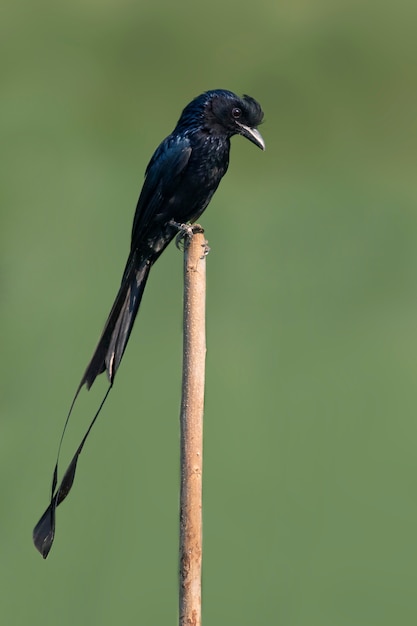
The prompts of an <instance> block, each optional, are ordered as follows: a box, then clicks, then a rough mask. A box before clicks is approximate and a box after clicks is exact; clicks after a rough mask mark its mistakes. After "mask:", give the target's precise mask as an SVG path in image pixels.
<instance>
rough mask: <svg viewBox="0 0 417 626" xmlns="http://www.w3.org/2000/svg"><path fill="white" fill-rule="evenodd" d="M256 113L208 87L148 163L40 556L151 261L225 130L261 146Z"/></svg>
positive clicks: (198, 208) (193, 204)
mask: <svg viewBox="0 0 417 626" xmlns="http://www.w3.org/2000/svg"><path fill="white" fill-rule="evenodd" d="M262 118H263V112H262V109H261V107H260V105H259V103H258V102H257V101H256V100H254V99H253V98H251V97H250V96H246V95H245V96H243V97H242V98H239V97H238V96H237V95H235V94H234V93H232V92H231V91H226V90H223V89H216V90H213V91H207V92H205V93H203V94H201V95H200V96H198V97H197V98H195V99H194V100H193V101H192V102H190V104H189V105H188V106H186V108H185V109H184V110H183V112H182V114H181V117H180V119H179V121H178V123H177V125H176V127H175V129H174V131H173V132H172V133H171V134H170V135H169V136H168V137H167V138H166V139H164V141H163V142H162V143H161V144H160V145H159V147H158V148H157V149H156V151H155V153H154V155H153V157H152V159H151V160H150V162H149V164H148V167H147V168H146V173H145V182H144V185H143V188H142V191H141V194H140V196H139V200H138V203H137V206H136V213H135V217H134V220H133V229H132V243H131V246H130V253H129V257H128V259H127V263H126V267H125V270H124V273H123V277H122V282H121V285H120V288H119V292H118V294H117V296H116V299H115V301H114V304H113V307H112V309H111V311H110V315H109V317H108V319H107V322H106V324H105V326H104V330H103V333H102V335H101V337H100V340H99V342H98V345H97V347H96V349H95V351H94V354H93V357H92V359H91V361H90V363H89V364H88V367H87V369H86V371H85V373H84V376H83V377H82V379H81V382H80V384H79V386H78V389H77V391H76V394H75V397H74V399H73V401H72V404H71V407H70V411H69V414H68V417H67V420H66V422H65V426H64V432H63V435H64V433H65V429H66V426H67V423H68V419H69V416H70V415H71V411H72V408H73V406H74V403H75V401H76V399H77V396H78V394H79V392H80V390H81V388H82V387H83V385H84V384H85V385H86V387H87V389H90V387H91V385H92V384H93V383H94V381H95V379H96V378H97V376H98V375H99V374H101V373H102V372H104V371H106V373H107V377H108V379H109V382H110V386H109V389H108V390H107V393H106V395H105V397H104V399H103V401H102V403H101V405H100V407H99V409H98V411H97V413H96V415H95V416H94V418H93V421H92V422H91V424H90V426H89V428H88V430H87V432H86V434H85V436H84V438H83V440H82V442H81V444H80V446H79V447H78V450H77V452H76V453H75V455H74V457H73V459H72V461H71V463H70V465H69V467H68V469H67V471H66V473H65V475H64V478H63V479H62V482H61V485H60V486H59V488H58V489H57V491H56V492H55V489H56V486H57V478H58V459H57V463H56V465H55V470H54V474H53V481H52V494H51V502H50V505H49V507H48V508H47V510H46V511H45V513H44V515H43V516H42V517H41V519H40V520H39V522H38V524H37V525H36V526H35V529H34V531H33V540H34V543H35V546H36V548H37V549H38V550H39V552H40V553H41V554H42V556H43V557H44V558H46V557H47V556H48V553H49V550H50V549H51V546H52V542H53V539H54V534H55V509H56V507H57V506H58V505H59V504H60V503H61V502H62V501H63V500H64V499H65V498H66V496H67V495H68V492H69V491H70V489H71V487H72V483H73V481H74V475H75V469H76V465H77V461H78V457H79V455H80V453H81V450H82V448H83V446H84V443H85V440H86V438H87V436H88V434H89V432H90V430H91V428H92V426H93V424H94V422H95V420H96V419H97V416H98V414H99V412H100V410H101V408H102V406H103V404H104V402H105V400H106V398H107V395H108V393H109V391H110V389H111V387H112V385H113V382H114V378H115V376H116V372H117V369H118V367H119V365H120V361H121V360H122V357H123V354H124V351H125V349H126V345H127V342H128V340H129V336H130V333H131V331H132V327H133V324H134V321H135V318H136V314H137V312H138V309H139V305H140V302H141V299H142V296H143V292H144V289H145V285H146V281H147V279H148V276H149V272H150V269H151V267H152V265H153V264H154V263H155V261H156V260H157V259H158V257H159V256H160V255H161V254H162V252H163V251H164V250H165V248H166V247H167V245H168V244H169V243H170V242H171V241H172V239H173V238H174V237H175V236H176V234H178V230H179V227H181V226H184V225H185V224H187V223H193V222H195V221H196V220H197V219H198V218H199V217H200V215H201V214H202V213H203V211H204V209H205V208H206V207H207V205H208V203H209V202H210V200H211V198H212V196H213V194H214V192H215V191H216V189H217V187H218V185H219V183H220V180H221V179H222V177H223V176H224V174H225V173H226V171H227V168H228V165H229V152H230V138H231V137H232V136H233V135H243V136H244V137H246V138H247V139H249V140H250V141H252V142H253V143H254V144H255V145H256V146H258V147H259V148H261V149H262V150H264V149H265V144H264V141H263V139H262V136H261V134H260V133H259V131H258V130H257V126H258V125H259V124H260V123H261V122H262ZM63 435H62V437H63ZM61 443H62V438H61ZM60 447H61V444H60V446H59V448H60ZM58 458H59V450H58Z"/></svg>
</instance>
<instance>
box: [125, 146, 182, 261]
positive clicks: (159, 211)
mask: <svg viewBox="0 0 417 626" xmlns="http://www.w3.org/2000/svg"><path fill="white" fill-rule="evenodd" d="M191 152H192V148H191V145H190V140H189V139H188V137H186V136H184V135H182V136H175V135H170V136H169V137H167V138H166V139H165V140H164V141H163V142H162V143H161V144H160V146H159V147H158V148H157V149H156V151H155V153H154V155H153V157H152V159H151V160H150V162H149V164H148V167H147V168H146V173H145V182H144V184H143V188H142V191H141V194H140V196H139V200H138V204H137V206H136V213H135V218H134V220H133V228H132V250H133V249H134V248H135V247H136V246H138V244H139V242H140V241H141V239H142V238H143V237H145V236H146V233H147V230H148V228H149V226H150V225H151V224H154V223H155V220H157V219H158V215H163V216H165V215H166V211H164V210H163V209H164V208H165V207H166V203H167V202H169V201H170V200H171V201H172V200H173V197H174V195H175V191H176V189H177V188H178V185H179V184H180V182H181V179H182V176H183V175H184V172H185V170H186V167H187V164H188V161H189V159H190V156H191Z"/></svg>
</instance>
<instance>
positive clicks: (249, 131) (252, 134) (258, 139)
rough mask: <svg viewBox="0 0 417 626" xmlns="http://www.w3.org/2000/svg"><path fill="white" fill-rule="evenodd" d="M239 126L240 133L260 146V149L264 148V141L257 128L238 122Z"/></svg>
mask: <svg viewBox="0 0 417 626" xmlns="http://www.w3.org/2000/svg"><path fill="white" fill-rule="evenodd" d="M238 125H239V126H240V134H241V135H243V136H244V137H246V139H249V141H251V142H252V143H254V144H255V146H258V148H261V150H265V142H264V140H263V137H262V135H261V133H260V132H259V130H258V129H257V128H251V127H250V126H246V125H245V124H239V122H238Z"/></svg>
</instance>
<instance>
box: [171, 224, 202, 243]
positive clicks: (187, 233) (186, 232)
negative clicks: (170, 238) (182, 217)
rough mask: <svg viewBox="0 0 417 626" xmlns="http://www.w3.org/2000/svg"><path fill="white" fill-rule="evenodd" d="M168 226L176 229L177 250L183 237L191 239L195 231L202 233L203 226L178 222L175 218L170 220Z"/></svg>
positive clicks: (182, 241)
mask: <svg viewBox="0 0 417 626" xmlns="http://www.w3.org/2000/svg"><path fill="white" fill-rule="evenodd" d="M169 225H170V226H173V227H174V228H175V229H176V230H178V235H177V236H176V238H175V245H176V247H177V248H178V250H181V247H180V246H181V244H183V243H184V239H185V238H187V239H191V238H192V236H193V235H195V234H196V233H204V228H203V227H202V226H200V224H180V223H179V222H176V221H175V220H170V222H169Z"/></svg>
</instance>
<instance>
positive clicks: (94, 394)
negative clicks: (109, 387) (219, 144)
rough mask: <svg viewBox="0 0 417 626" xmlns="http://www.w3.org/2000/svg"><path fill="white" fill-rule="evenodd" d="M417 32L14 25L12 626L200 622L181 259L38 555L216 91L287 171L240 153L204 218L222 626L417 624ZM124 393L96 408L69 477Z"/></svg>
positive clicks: (297, 3)
mask: <svg viewBox="0 0 417 626" xmlns="http://www.w3.org/2000/svg"><path fill="white" fill-rule="evenodd" d="M394 7H395V8H394ZM416 18H417V5H416V4H415V3H412V2H407V1H406V0H400V1H399V2H397V3H395V5H394V4H393V5H391V8H390V4H389V3H382V2H379V3H377V2H375V3H373V4H371V3H363V2H359V1H355V0H354V1H353V2H347V1H343V0H342V1H340V2H330V0H313V1H310V2H308V1H306V0H291V1H290V0H284V2H280V3H276V2H272V1H271V0H268V1H267V0H260V1H259V2H257V3H256V5H252V4H251V3H242V2H230V1H229V2H225V1H221V2H220V1H218V0H213V2H211V3H209V4H207V3H204V4H203V3H200V2H187V1H181V0H180V1H179V2H176V3H171V2H168V1H167V0H165V1H164V2H152V3H147V2H133V1H132V0H117V2H116V0H103V2H97V1H94V0H82V1H81V0H73V1H72V2H58V3H57V2H55V3H54V2H52V1H51V0H48V1H46V0H44V1H41V0H38V1H37V2H29V1H28V0H26V1H24V2H22V1H19V0H17V1H16V2H12V1H11V0H6V1H5V2H4V3H3V6H2V18H1V23H0V51H1V54H0V64H1V69H2V71H1V81H2V89H1V98H0V109H1V115H0V124H1V137H2V141H1V152H2V184H1V189H0V194H1V227H0V237H1V277H0V279H1V302H0V307H1V330H2V342H1V343H2V351H1V352H2V357H1V364H0V368H1V371H0V374H1V382H2V385H1V386H2V392H1V438H0V449H1V454H0V467H1V470H0V481H1V485H0V493H1V502H2V505H1V517H0V520H1V521H0V528H1V536H2V539H1V544H0V550H1V552H0V554H1V561H0V562H1V578H0V588H1V597H2V600H1V606H2V609H1V613H2V619H3V621H4V623H5V624H11V625H14V624H16V625H19V626H20V625H26V624H31V625H35V626H37V625H42V626H52V625H56V624H60V625H61V626H67V625H73V624H79V625H82V626H85V625H90V624H101V625H103V626H106V625H113V624H124V625H134V624H146V626H152V625H160V624H175V623H176V621H177V569H178V565H177V535H178V531H177V527H178V488H179V481H178V471H179V470H178V436H179V432H178V412H179V401H180V374H181V323H182V311H181V306H182V255H181V254H180V253H179V252H178V251H177V250H176V249H175V247H174V246H172V247H171V248H170V249H169V250H167V252H166V253H165V254H164V256H163V257H162V258H161V260H160V261H159V262H158V264H157V265H156V267H155V268H154V270H153V273H152V277H151V280H150V282H149V284H148V287H147V293H146V296H145V299H144V302H143V307H142V309H141V311H140V314H139V317H138V320H137V323H136V326H135V329H134V332H133V335H132V338H131V341H130V344H129V347H128V350H127V353H126V355H125V358H124V361H123V364H122V367H121V368H120V370H119V373H118V377H117V380H116V385H115V387H114V390H113V392H112V394H111V396H110V398H109V401H108V404H107V406H106V408H105V411H104V412H103V414H102V416H101V419H100V421H99V422H98V424H97V426H96V427H95V429H94V432H93V435H92V437H91V438H90V440H89V441H88V445H87V446H86V448H85V451H84V454H83V456H82V457H81V460H80V463H79V467H78V473H77V480H76V484H75V487H74V490H73V492H72V493H71V496H70V497H69V498H68V500H67V501H66V502H65V504H64V505H63V506H62V507H60V509H59V510H58V519H57V525H58V526H57V537H56V541H55V544H54V547H53V550H52V552H51V554H50V556H49V558H48V560H47V561H45V562H43V561H42V559H41V557H40V556H39V554H38V553H37V552H36V551H35V549H34V547H33V545H32V543H31V532H32V527H33V525H34V523H35V522H36V521H37V519H38V518H39V516H40V514H41V513H42V512H43V510H44V507H45V506H46V504H47V499H48V495H49V486H50V479H51V472H52V469H53V464H54V459H55V453H56V449H57V444H58V441H59V437H60V433H61V430H62V427H63V423H64V419H65V415H66V411H67V409H68V406H69V403H70V401H71V398H72V394H73V393H74V391H75V389H76V386H77V384H78V382H79V380H80V377H81V375H82V373H83V371H84V368H85V366H86V364H87V362H88V360H89V358H90V356H91V354H92V350H93V348H94V347H95V345H96V341H97V340H98V337H99V335H100V332H101V329H102V325H103V323H104V321H105V319H106V317H107V314H108V312H109V309H110V306H111V304H112V301H113V297H114V296H115V293H116V291H117V288H118V284H119V280H120V277H121V273H122V270H123V267H124V262H125V259H126V256H127V252H128V248H129V238H130V229H131V223H132V219H133V213H134V208H135V203H136V200H137V196H138V193H139V190H140V187H141V184H142V180H143V173H144V170H145V167H146V164H147V162H148V160H149V158H150V156H151V154H152V152H153V150H154V149H155V147H156V146H157V144H158V143H159V142H160V141H161V140H162V139H163V138H164V137H165V136H166V135H167V134H168V133H169V132H170V131H171V130H172V128H173V127H174V125H175V123H176V121H177V119H178V117H179V114H180V112H181V110H182V108H183V107H184V106H185V105H186V104H187V103H188V102H189V101H190V100H191V99H192V98H193V97H194V96H195V95H197V94H199V93H200V92H202V91H205V90H207V89H212V88H218V87H220V88H226V89H231V90H233V91H236V92H237V93H240V94H241V93H249V94H250V95H252V96H254V97H255V98H257V99H258V100H259V101H260V102H261V103H262V106H263V108H264V110H265V124H264V125H263V126H262V129H261V130H262V134H263V136H264V138H265V141H266V144H267V150H266V152H265V153H262V152H261V151H260V150H257V149H256V148H255V147H254V146H253V145H252V144H250V143H249V142H248V141H245V140H243V139H242V138H239V137H235V138H234V139H233V141H232V144H233V145H232V155H231V166H230V169H229V172H228V174H227V176H226V178H225V179H224V181H223V182H222V184H221V186H220V189H219V190H218V192H217V194H216V196H215V198H214V200H213V201H212V203H211V205H210V207H209V209H208V210H207V212H206V214H205V215H204V217H203V218H202V220H201V222H202V223H203V225H204V226H205V228H206V234H207V237H208V239H209V243H210V246H211V249H212V251H211V253H210V255H209V257H208V268H207V271H208V294H207V298H208V302H207V306H208V321H207V324H208V355H207V396H206V412H205V474H204V481H205V482H204V485H205V492H204V493H205V501H204V548H205V552H204V590H203V623H204V624H206V625H208V624H217V625H226V624H227V625H229V624H238V625H239V626H253V625H254V624H276V625H278V626H281V625H282V626H316V625H317V626H335V625H336V626H377V625H378V626H382V625H387V626H388V625H389V626H391V625H393V624H401V625H408V624H416V623H417V596H416V583H417V572H416V569H417V566H416V562H417V549H416V524H417V504H416V503H417V460H416V448H417V419H416V413H417V411H416V409H417V397H416V381H417V365H416V362H417V245H416V242H417V212H416V197H417V183H416V157H417V150H416V130H417V124H416V109H417V89H416V53H417V44H416V36H415V24H416ZM102 378H103V377H102ZM105 386H106V385H105V381H104V380H100V381H98V383H97V384H96V385H95V387H94V388H93V389H92V390H91V392H90V393H88V394H87V393H86V392H85V391H83V392H82V394H81V397H80V400H79V403H78V406H77V410H76V412H75V413H74V417H73V420H72V422H71V425H70V428H69V432H68V437H67V439H66V441H65V445H64V450H63V462H62V467H64V465H65V462H67V461H68V460H69V458H70V456H71V455H72V453H73V452H74V449H75V446H76V445H77V443H78V441H79V439H80V436H81V434H82V432H83V431H84V430H85V428H86V425H87V423H88V420H89V418H90V416H91V415H92V412H93V409H94V408H95V407H96V406H97V402H98V398H99V397H100V396H101V394H102V393H103V390H104V388H105Z"/></svg>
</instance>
